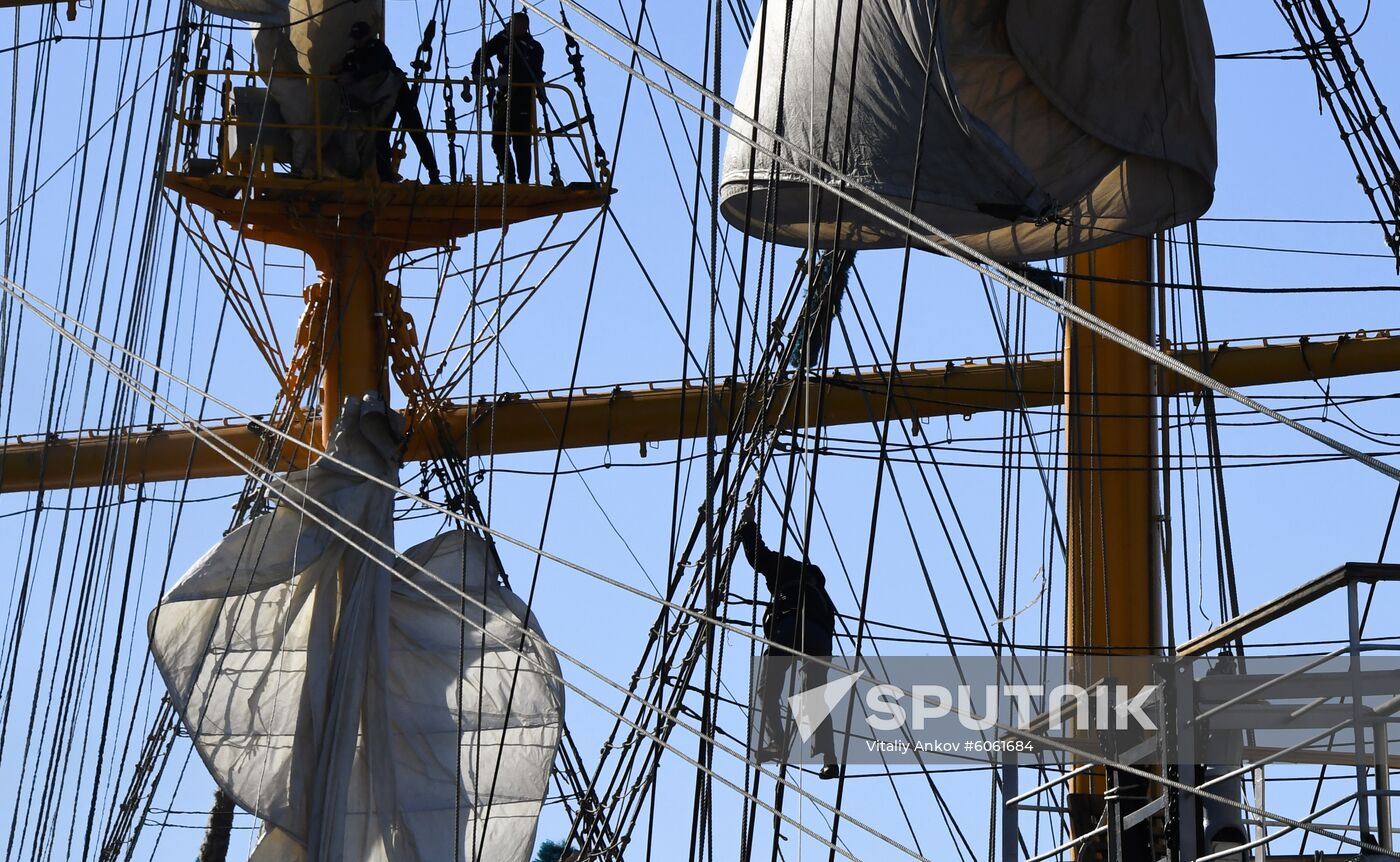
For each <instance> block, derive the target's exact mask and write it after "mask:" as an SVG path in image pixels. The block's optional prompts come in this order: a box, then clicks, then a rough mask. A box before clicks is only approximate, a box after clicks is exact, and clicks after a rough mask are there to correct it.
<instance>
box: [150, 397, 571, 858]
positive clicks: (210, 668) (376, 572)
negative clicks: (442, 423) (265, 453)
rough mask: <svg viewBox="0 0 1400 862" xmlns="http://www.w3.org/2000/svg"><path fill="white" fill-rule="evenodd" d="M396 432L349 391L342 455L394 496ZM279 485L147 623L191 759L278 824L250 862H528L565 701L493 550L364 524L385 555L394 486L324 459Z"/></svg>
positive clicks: (375, 531)
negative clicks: (395, 540)
mask: <svg viewBox="0 0 1400 862" xmlns="http://www.w3.org/2000/svg"><path fill="white" fill-rule="evenodd" d="M396 422H397V417H395V416H394V414H392V413H391V412H389V411H388V410H387V409H386V408H385V407H384V405H383V402H382V401H380V400H378V399H377V398H370V397H366V399H364V400H363V401H362V400H361V399H356V398H352V399H347V401H346V404H345V406H344V410H343V412H342V414H341V418H340V419H339V420H338V422H337V426H336V434H335V437H334V440H333V442H332V444H331V447H330V453H331V455H332V456H334V458H335V459H336V460H339V461H343V462H347V463H349V464H352V465H354V466H355V467H358V468H359V469H361V470H364V471H365V472H367V473H369V474H370V475H372V476H375V477H377V478H380V479H382V480H384V481H387V482H389V483H390V485H391V486H392V485H394V484H396V482H397V471H398V462H397V451H398V434H397V428H396ZM277 484H278V489H279V492H280V493H281V494H284V495H286V496H287V497H288V498H290V502H283V503H282V504H281V505H279V507H278V508H277V510H276V511H275V512H273V513H270V514H266V515H263V516H261V517H259V518H257V519H256V520H254V521H252V522H251V523H249V524H246V525H244V526H243V527H240V528H239V529H237V530H235V531H233V532H231V533H230V534H229V535H228V536H226V537H225V538H224V539H223V540H222V541H220V542H219V544H217V545H216V546H215V547H214V548H213V549H212V550H210V551H209V553H207V554H206V555H205V556H204V557H203V558H202V559H200V560H199V561H198V562H197V563H196V564H195V565H194V566H193V567H192V568H191V569H190V571H189V572H187V573H186V575H185V577H184V578H183V579H182V580H181V581H180V583H179V584H177V585H176V586H175V587H174V588H173V589H172V590H171V591H170V593H169V594H168V595H167V596H166V597H165V599H164V600H162V602H161V603H160V605H159V606H158V608H157V609H156V610H155V611H154V612H153V613H152V614H151V618H150V622H149V630H150V636H151V649H152V652H153V653H154V655H155V659H156V663H157V666H158V667H159V668H160V670H161V673H162V675H163V676H164V678H165V681H166V685H167V687H168V688H169V691H170V697H171V700H172V703H173V704H174V706H175V707H176V709H177V711H178V712H179V714H180V716H181V717H182V719H183V720H184V723H185V726H186V727H187V729H188V730H189V733H190V737H191V738H192V739H193V740H194V743H195V747H196V750H197V751H198V752H199V754H200V756H201V757H202V758H203V759H204V761H205V763H206V764H207V765H208V767H209V769H210V772H211V773H212V774H213V776H214V778H215V780H216V781H218V783H219V785H220V786H221V787H222V788H223V789H224V790H225V791H226V792H227V793H229V794H230V795H231V796H232V797H233V798H234V800H235V801H236V802H238V804H239V805H241V806H242V807H244V808H246V809H247V810H249V811H251V812H253V813H254V814H256V815H257V816H259V817H261V818H263V819H264V820H265V821H266V822H267V825H268V827H269V828H268V831H267V834H266V835H265V836H264V838H263V840H262V842H261V843H260V845H259V847H258V849H257V851H256V852H255V854H254V857H253V858H254V859H256V860H274V859H275V860H279V862H286V860H289V859H292V860H301V859H306V860H315V862H323V860H332V859H335V860H345V862H361V860H364V862H420V860H421V862H427V860H440V859H451V858H454V857H456V858H479V859H493V860H497V859H498V860H505V862H515V860H521V862H526V860H528V859H529V857H530V852H531V848H532V846H533V843H534V835H535V824H536V819H537V817H538V814H539V809H540V805H541V802H542V800H543V798H544V795H545V790H546V784H547V782H548V779H549V775H550V769H551V766H552V764H553V760H554V753H555V749H556V747H557V744H558V741H559V736H560V729H561V726H562V718H563V715H562V713H563V691H562V687H561V685H560V683H559V680H558V673H559V668H558V663H557V660H556V659H555V657H554V655H553V653H552V652H551V650H550V649H549V646H548V644H547V643H546V641H545V639H544V636H543V634H542V633H541V632H540V629H539V627H538V625H537V624H536V623H535V621H534V620H533V618H531V617H530V616H529V614H528V612H527V610H526V608H525V606H524V603H523V602H521V600H520V599H519V598H518V597H517V596H515V595H514V594H513V593H511V592H510V591H509V590H507V589H505V588H503V587H501V586H500V585H499V583H498V575H499V571H498V569H497V568H496V565H495V562H494V556H493V555H492V554H491V553H490V551H489V548H488V547H487V546H486V545H485V543H484V542H483V541H482V540H481V539H479V538H477V537H475V536H473V535H470V534H467V533H463V532H460V531H458V532H449V533H445V534H443V535H440V536H438V537H436V538H434V539H431V540H429V541H427V542H424V543H422V544H420V545H417V546H415V547H413V548H411V549H409V550H408V551H407V552H405V553H404V554H403V555H402V556H401V557H396V556H395V555H394V554H393V553H392V552H390V551H386V550H384V549H382V548H375V547H373V542H372V540H371V539H369V538H367V537H366V536H365V535H364V534H363V533H361V532H360V531H361V530H363V531H364V532H366V533H368V534H369V535H371V536H375V537H378V538H379V539H380V540H382V541H383V542H384V543H385V544H392V535H393V531H392V506H393V492H392V491H390V490H388V489H386V488H384V487H383V486H381V485H379V484H377V483H375V482H372V481H370V480H368V479H365V478H364V477H363V476H360V475H357V474H356V473H354V472H353V471H350V470H347V469H345V468H344V467H341V466H338V465H336V464H334V463H332V462H331V461H330V460H321V461H318V462H317V463H315V464H313V465H312V466H311V467H310V468H308V469H306V470H302V471H298V472H294V473H291V474H288V475H287V476H286V477H285V479H282V480H280V481H279V482H278V483H277ZM322 505H323V506H324V507H326V508H327V509H329V510H331V512H334V515H332V514H330V512H327V511H326V510H325V509H322V508H321V506H322ZM303 509H304V510H306V512H303V511H302V510H303ZM307 513H310V514H307ZM312 515H314V516H315V517H314V518H313V517H312ZM316 518H319V519H321V520H323V521H325V522H326V523H327V524H328V525H330V526H329V527H328V526H325V525H321V524H317V523H315V519H316ZM341 519H344V521H342V520H341ZM345 522H348V524H347V523H345ZM349 525H353V527H352V526H349ZM347 540H348V541H347ZM350 542H353V543H354V544H358V545H360V546H361V547H362V548H363V549H364V550H366V551H368V552H369V556H366V555H365V554H363V553H361V552H359V551H357V550H356V549H355V548H353V547H351V546H350ZM371 557H372V558H373V559H371ZM386 563H387V564H389V565H391V566H392V567H393V570H394V574H393V575H391V574H390V573H389V572H388V571H387V570H386V569H385V568H384V566H383V565H382V564H386ZM419 566H421V567H423V568H424V569H426V570H427V571H428V572H430V573H431V576H430V575H425V574H423V572H421V571H419V569H418V567H419ZM342 568H343V574H341V570H342ZM454 588H460V589H462V590H463V591H464V592H465V593H466V594H467V595H469V596H471V597H472V598H473V599H475V601H474V602H473V601H468V600H464V599H463V598H462V597H461V595H460V594H459V593H458V592H457V591H456V589H454ZM483 608H484V609H483ZM459 613H465V616H466V617H467V619H469V620H471V621H472V622H471V623H467V624H463V622H462V620H461V618H460V617H459V615H458V614H459ZM522 654H523V656H524V657H523V658H522V657H521V655H522ZM454 836H455V837H454ZM454 845H455V846H454Z"/></svg>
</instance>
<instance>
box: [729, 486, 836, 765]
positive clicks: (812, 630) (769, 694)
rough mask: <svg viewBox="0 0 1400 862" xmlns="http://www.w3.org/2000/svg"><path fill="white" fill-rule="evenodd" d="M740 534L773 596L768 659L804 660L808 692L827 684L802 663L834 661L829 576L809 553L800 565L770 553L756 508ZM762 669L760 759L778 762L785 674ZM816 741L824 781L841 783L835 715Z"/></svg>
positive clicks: (766, 621)
mask: <svg viewBox="0 0 1400 862" xmlns="http://www.w3.org/2000/svg"><path fill="white" fill-rule="evenodd" d="M738 533H739V543H740V545H741V546H742V547H743V549H744V556H745V557H747V558H748V560H749V564H750V565H752V566H753V567H754V569H755V570H756V571H757V572H758V573H759V574H760V575H762V576H763V579H764V581H765V582H766V583H767V584H768V593H769V595H770V596H771V597H772V598H771V601H770V602H769V603H768V610H767V611H766V612H765V613H764V615H763V635H764V637H766V638H767V639H768V640H770V641H772V642H773V643H775V644H778V645H779V646H776V647H772V646H770V647H766V648H765V649H764V656H765V657H769V658H782V657H785V656H792V657H795V658H797V659H799V662H798V666H799V668H800V671H801V676H802V690H803V691H810V690H812V689H813V688H816V687H817V686H821V685H825V684H826V682H827V668H826V666H825V665H822V664H818V663H816V662H810V661H800V659H801V657H802V656H804V655H806V656H813V657H816V658H820V659H823V660H827V661H829V660H830V658H831V640H832V635H833V633H834V631H835V627H836V606H835V605H833V604H832V602H831V597H830V596H828V595H827V592H826V577H825V576H824V575H823V574H822V570H821V569H820V568H818V567H817V566H816V565H814V564H813V563H812V562H810V561H809V560H808V559H807V558H806V557H807V555H806V553H805V552H804V553H803V558H802V559H801V560H796V559H793V558H792V557H787V556H784V555H782V554H779V553H778V552H776V551H772V550H769V549H768V547H767V546H765V545H764V544H763V539H762V538H760V537H759V535H758V528H757V527H756V526H754V522H753V509H752V508H749V509H746V510H745V511H744V514H743V516H742V517H741V518H740V519H739V531H738ZM784 647H786V648H787V649H784ZM789 650H791V652H789ZM763 667H764V672H763V674H762V678H761V679H760V682H759V686H760V694H761V697H762V702H761V705H762V714H761V716H760V720H761V722H762V723H761V730H762V737H763V741H762V744H761V745H760V750H759V756H760V758H761V759H778V758H779V757H780V756H781V755H780V752H783V751H785V740H786V738H787V737H786V734H784V732H783V730H782V722H781V720H780V710H781V702H782V692H783V680H782V675H783V673H784V671H785V670H786V669H785V668H781V667H779V666H778V665H776V664H772V663H765V664H764V666H763ZM770 669H771V670H770ZM811 742H812V751H813V753H814V754H817V755H820V756H821V757H822V758H823V766H822V769H821V772H820V773H819V775H820V776H821V777H822V778H836V777H837V776H838V775H840V774H841V768H840V766H839V765H838V764H837V759H836V746H835V742H834V740H833V738H832V731H831V718H830V716H828V717H827V718H825V719H823V720H822V722H821V723H820V724H819V725H818V726H817V728H816V730H815V732H814V733H813V734H812V740H811Z"/></svg>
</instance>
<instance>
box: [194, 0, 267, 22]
mask: <svg viewBox="0 0 1400 862" xmlns="http://www.w3.org/2000/svg"><path fill="white" fill-rule="evenodd" d="M194 3H195V5H196V6H198V7H200V8H201V9H204V10H206V11H208V12H212V13H214V14H215V15H222V16H223V17H225V18H236V19H238V20H239V21H252V22H254V23H257V24H286V23H287V22H288V21H289V20H291V18H290V16H289V15H288V12H287V8H288V2H287V0H194Z"/></svg>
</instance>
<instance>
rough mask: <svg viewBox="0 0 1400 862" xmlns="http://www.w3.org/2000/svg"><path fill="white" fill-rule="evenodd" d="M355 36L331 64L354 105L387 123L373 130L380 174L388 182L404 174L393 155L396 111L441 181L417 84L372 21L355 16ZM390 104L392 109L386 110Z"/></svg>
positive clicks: (432, 178)
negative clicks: (415, 89)
mask: <svg viewBox="0 0 1400 862" xmlns="http://www.w3.org/2000/svg"><path fill="white" fill-rule="evenodd" d="M350 40H351V42H352V45H351V48H350V50H349V51H347V52H346V54H345V56H344V57H343V58H342V59H341V61H340V62H339V63H336V64H335V65H333V66H331V74H332V75H335V76H337V80H338V81H339V82H340V85H341V88H342V90H344V92H345V95H346V98H347V100H348V101H350V102H351V103H353V104H354V105H355V107H358V108H362V109H366V110H368V111H370V112H371V115H372V117H373V118H374V122H372V123H371V125H376V126H383V127H385V128H384V130H383V131H379V132H375V133H374V162H375V167H376V168H377V169H378V171H379V178H380V179H382V180H386V181H388V182H397V181H398V180H399V176H398V174H397V173H395V172H394V166H393V163H392V161H391V160H390V150H389V129H388V127H389V126H391V125H392V124H393V119H394V115H395V114H397V115H398V119H399V123H400V126H401V128H403V129H404V130H405V131H406V132H407V133H408V136H409V138H411V139H412V140H413V146H414V148H415V149H417V150H418V158H419V160H420V161H421V162H422V163H423V168H424V169H425V170H426V171H427V172H428V177H429V179H430V181H431V182H434V183H437V182H441V181H442V180H441V175H440V174H439V173H438V163H437V156H435V155H434V154H433V147H432V144H431V143H430V142H429V141H428V133H427V132H426V131H424V126H423V115H422V114H420V113H418V105H417V103H416V101H415V100H414V98H413V89H412V88H411V87H409V86H408V76H407V75H405V74H404V72H403V70H402V69H400V68H399V67H398V66H397V65H396V64H395V63H394V55H393V54H391V53H389V48H388V46H386V45H385V44H384V43H383V42H382V41H381V40H380V39H378V38H377V37H375V35H374V31H373V30H371V29H370V26H369V24H367V23H365V22H364V21H356V22H355V23H354V24H353V25H352V26H351V27H350ZM390 100H392V103H391V102H390ZM386 107H387V108H388V110H387V111H386V110H383V109H384V108H386ZM381 118H382V119H381Z"/></svg>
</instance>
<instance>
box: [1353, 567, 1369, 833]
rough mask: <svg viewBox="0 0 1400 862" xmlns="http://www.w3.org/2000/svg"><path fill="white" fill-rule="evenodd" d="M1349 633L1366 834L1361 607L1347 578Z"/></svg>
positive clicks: (1359, 808) (1360, 815) (1359, 802)
mask: <svg viewBox="0 0 1400 862" xmlns="http://www.w3.org/2000/svg"><path fill="white" fill-rule="evenodd" d="M1347 633H1348V640H1349V641H1350V643H1351V660H1350V661H1349V662H1348V672H1349V674H1350V676H1351V733H1352V739H1351V741H1352V749H1353V751H1355V753H1356V819H1357V823H1358V825H1359V826H1360V827H1361V834H1362V835H1363V836H1364V835H1365V834H1366V833H1367V832H1370V831H1371V806H1370V805H1368V804H1366V797H1367V795H1368V791H1367V788H1366V771H1367V769H1368V767H1369V764H1368V763H1367V762H1366V725H1365V724H1364V723H1362V720H1361V716H1362V711H1363V710H1364V709H1365V704H1363V703H1362V702H1361V608H1360V604H1359V602H1358V601H1357V582H1356V580H1355V579H1352V580H1349V581H1347Z"/></svg>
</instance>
